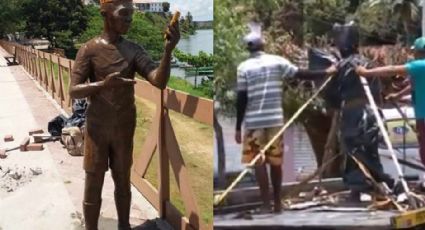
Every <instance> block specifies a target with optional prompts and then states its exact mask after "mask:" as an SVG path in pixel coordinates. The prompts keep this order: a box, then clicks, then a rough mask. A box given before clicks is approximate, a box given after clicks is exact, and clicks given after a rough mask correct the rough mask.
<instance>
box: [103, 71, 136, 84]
mask: <svg viewBox="0 0 425 230" xmlns="http://www.w3.org/2000/svg"><path fill="white" fill-rule="evenodd" d="M120 75H121V73H120V72H114V73H111V74H108V75H107V76H106V77H105V80H103V86H104V87H106V88H110V87H119V86H126V85H134V84H136V81H135V80H132V79H127V78H123V77H119V76H120Z"/></svg>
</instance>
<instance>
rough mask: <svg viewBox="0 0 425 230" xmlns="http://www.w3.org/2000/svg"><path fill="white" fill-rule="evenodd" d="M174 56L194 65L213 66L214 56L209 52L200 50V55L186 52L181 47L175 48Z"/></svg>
mask: <svg viewBox="0 0 425 230" xmlns="http://www.w3.org/2000/svg"><path fill="white" fill-rule="evenodd" d="M174 56H175V57H176V58H177V59H178V60H179V61H181V62H186V63H188V64H190V65H192V66H194V67H209V66H213V64H214V58H213V55H212V54H207V53H205V52H203V51H200V52H199V53H198V55H192V54H188V53H184V52H182V51H180V50H179V49H175V50H174Z"/></svg>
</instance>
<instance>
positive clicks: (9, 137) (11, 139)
mask: <svg viewBox="0 0 425 230" xmlns="http://www.w3.org/2000/svg"><path fill="white" fill-rule="evenodd" d="M13 140H14V139H13V135H10V134H9V135H6V136H4V141H5V142H9V141H13Z"/></svg>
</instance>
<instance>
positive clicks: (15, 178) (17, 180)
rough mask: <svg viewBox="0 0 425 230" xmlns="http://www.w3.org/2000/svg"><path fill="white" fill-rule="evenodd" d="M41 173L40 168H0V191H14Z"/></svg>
mask: <svg viewBox="0 0 425 230" xmlns="http://www.w3.org/2000/svg"><path fill="white" fill-rule="evenodd" d="M42 173H43V171H42V169H41V168H26V167H23V168H18V166H17V165H15V167H14V168H10V167H5V168H2V167H1V166H0V191H1V192H7V193H10V192H13V191H16V190H17V189H18V188H19V187H22V186H24V185H25V184H28V183H30V182H31V180H32V179H33V178H34V177H36V176H39V175H41V174H42Z"/></svg>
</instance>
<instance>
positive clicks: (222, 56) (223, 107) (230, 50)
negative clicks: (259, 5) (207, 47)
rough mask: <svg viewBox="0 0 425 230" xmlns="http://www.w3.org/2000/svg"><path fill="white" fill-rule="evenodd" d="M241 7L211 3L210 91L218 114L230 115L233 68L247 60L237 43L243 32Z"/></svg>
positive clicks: (236, 3)
mask: <svg viewBox="0 0 425 230" xmlns="http://www.w3.org/2000/svg"><path fill="white" fill-rule="evenodd" d="M244 11H245V6H244V5H243V4H241V1H231V0H224V1H221V0H220V1H215V2H214V20H215V22H214V57H215V58H214V59H215V62H214V73H215V76H214V87H215V100H217V101H218V102H219V103H220V111H221V112H223V113H224V112H226V113H227V114H234V108H235V104H234V98H235V97H234V91H233V89H234V86H235V84H236V68H237V66H238V64H239V63H240V62H241V61H242V60H243V59H244V58H246V56H247V53H246V52H245V49H244V47H243V45H242V42H241V39H242V36H243V33H244V32H245V26H244V21H245V20H246V18H245V12H244Z"/></svg>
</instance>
